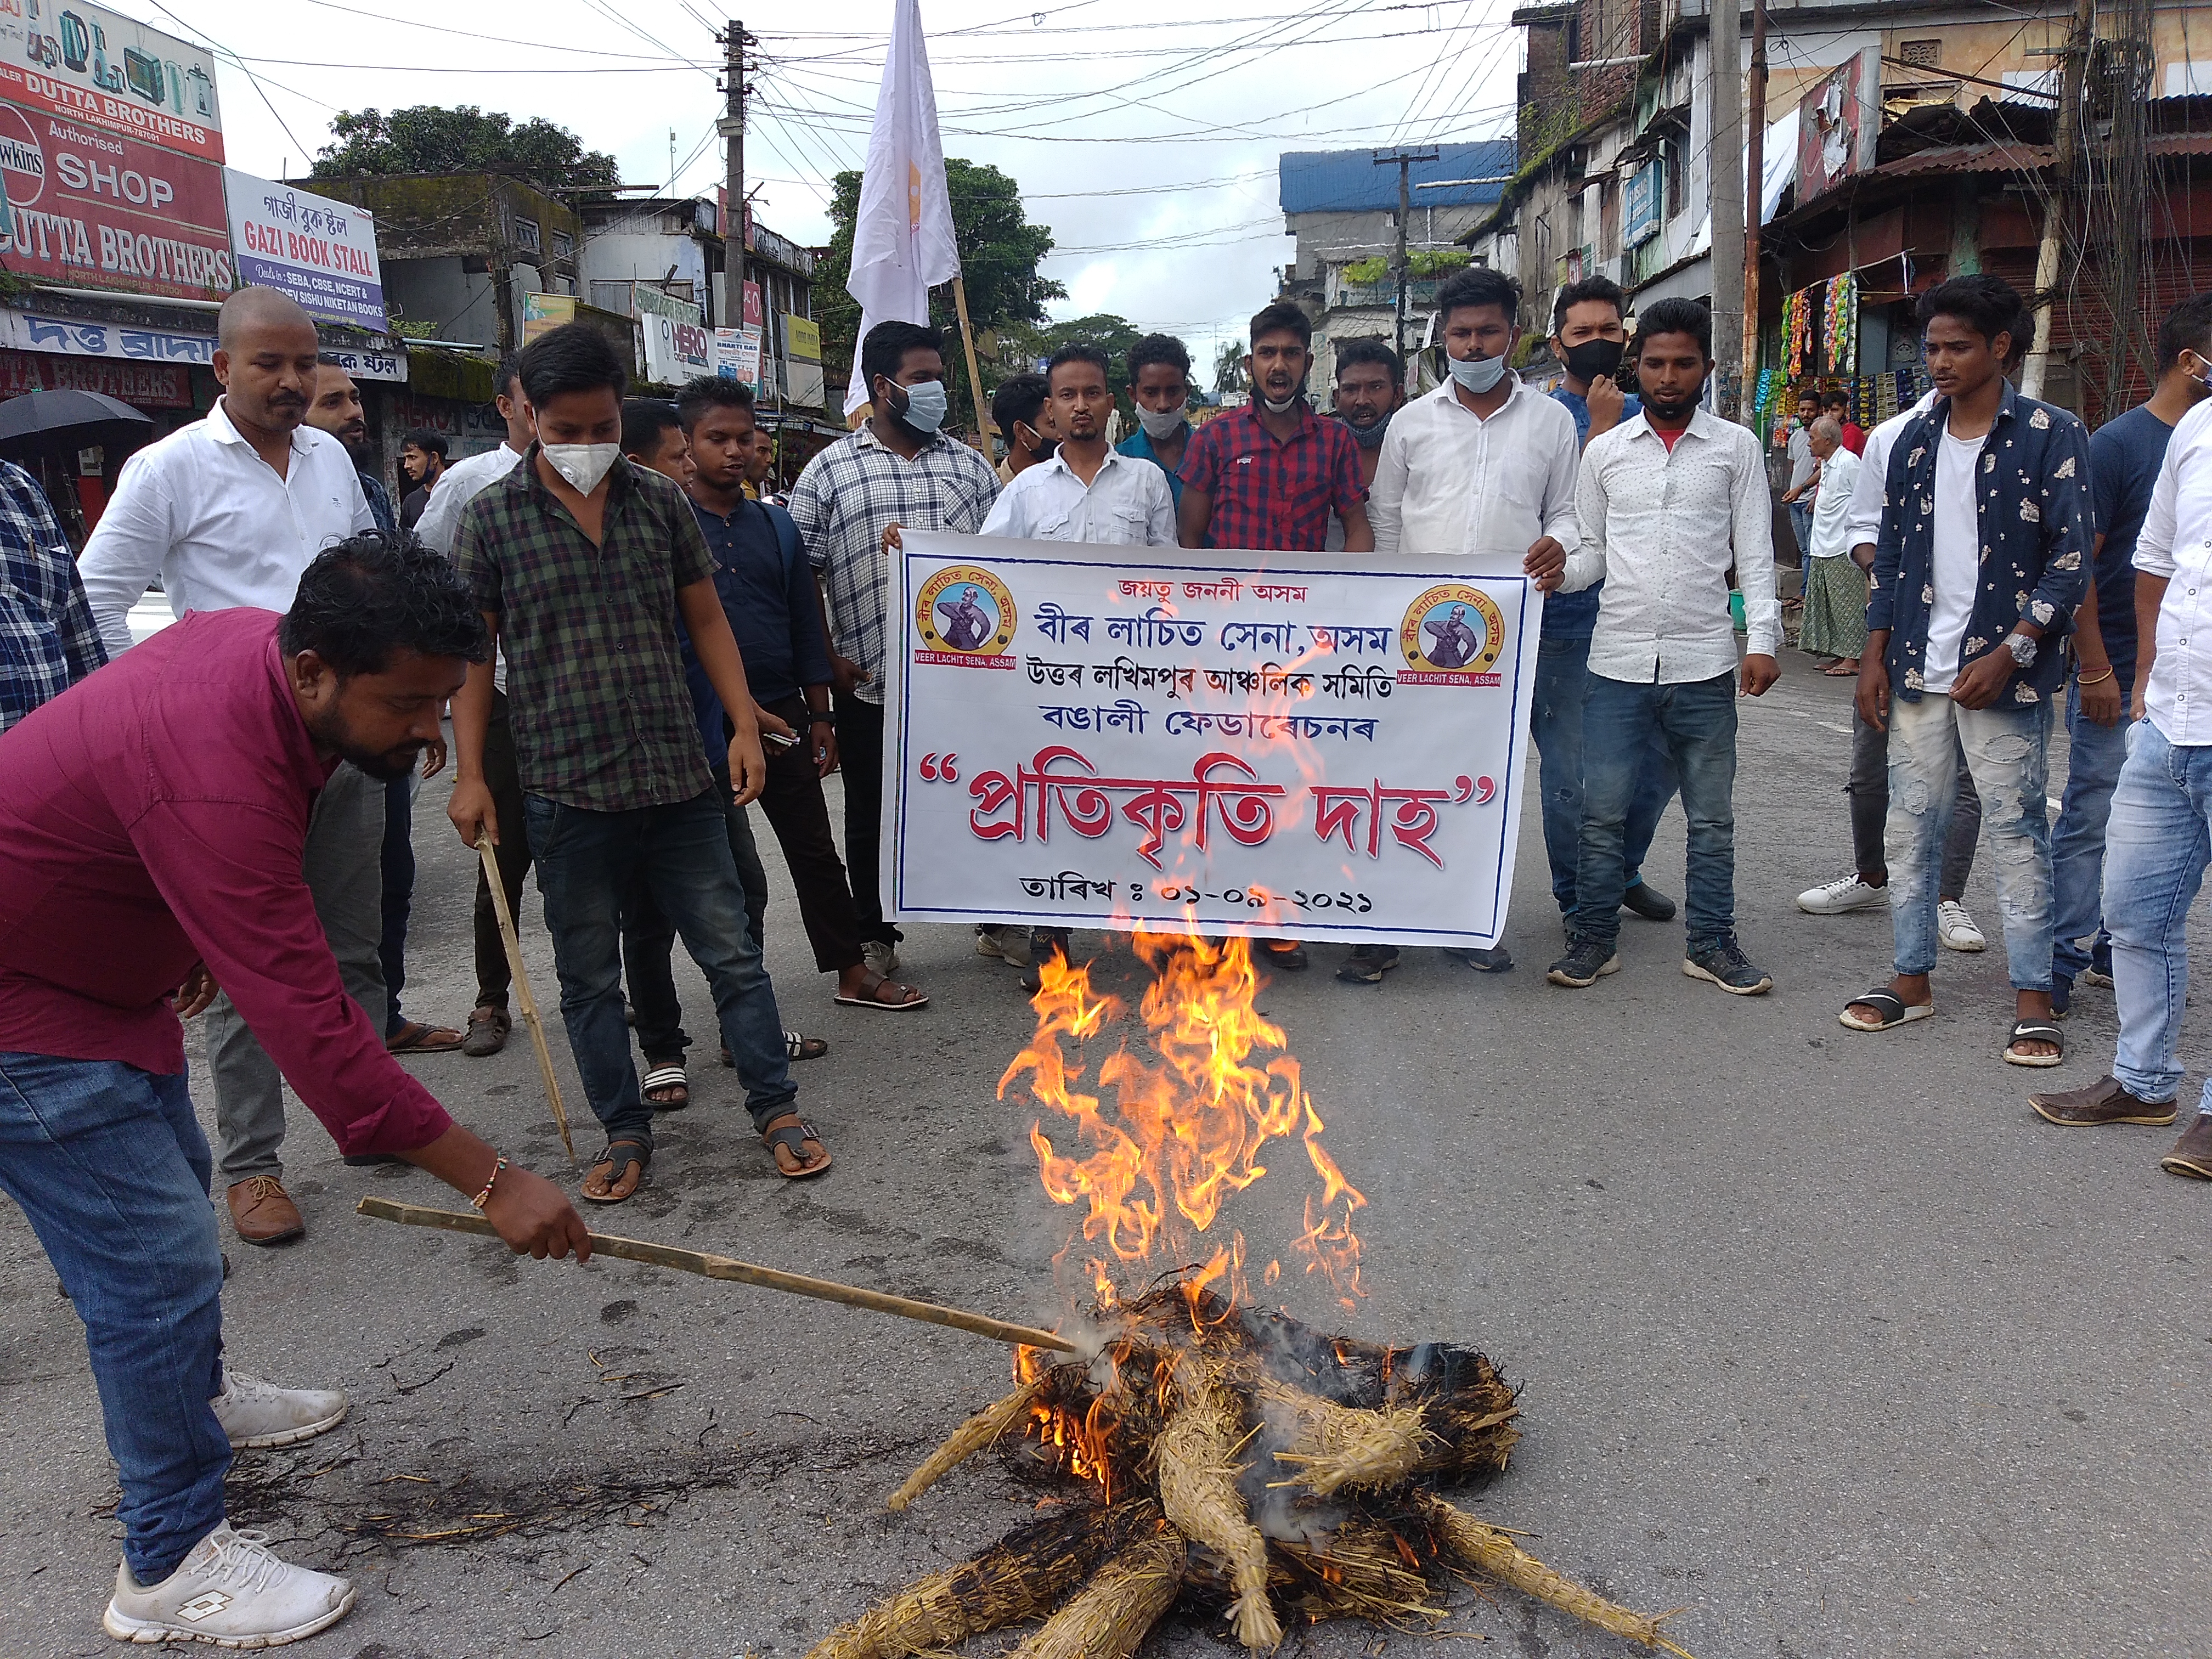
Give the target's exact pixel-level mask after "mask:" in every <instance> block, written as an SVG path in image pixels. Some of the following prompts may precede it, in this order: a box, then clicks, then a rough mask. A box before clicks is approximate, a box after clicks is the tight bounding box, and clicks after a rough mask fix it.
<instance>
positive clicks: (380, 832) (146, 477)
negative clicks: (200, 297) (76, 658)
mask: <svg viewBox="0 0 2212 1659" xmlns="http://www.w3.org/2000/svg"><path fill="white" fill-rule="evenodd" d="M317 352H318V347H317V343H316V339H315V325H314V321H313V319H311V318H310V317H309V316H308V315H307V313H306V312H305V311H303V310H301V308H300V307H299V305H298V304H297V303H296V302H295V301H292V300H291V299H289V298H288V297H287V296H285V295H282V294H279V293H277V292H276V289H267V288H247V289H240V290H239V291H238V292H237V293H235V294H234V295H231V296H230V298H229V299H228V300H226V301H223V305H222V311H221V313H218V315H217V318H216V353H215V374H216V380H218V381H220V382H221V383H222V389H223V391H222V397H220V398H217V399H216V405H215V407H214V408H213V409H212V410H209V411H208V414H207V416H206V417H205V418H204V419H203V420H197V421H194V422H191V425H189V426H186V427H183V428H179V430H178V431H176V432H173V433H172V434H170V435H169V436H167V437H166V438H164V439H162V440H161V441H160V442H158V443H155V444H150V445H149V446H148V447H146V448H144V449H142V450H140V451H139V452H138V453H137V454H135V455H133V456H132V457H131V459H129V460H128V461H126V462H125V463H124V465H123V473H122V476H121V477H119V478H118V479H117V481H116V486H115V496H114V499H113V500H112V501H109V502H108V504H107V510H106V512H105V513H102V514H101V515H100V524H99V526H98V528H96V529H95V530H94V532H92V538H91V540H90V541H88V543H87V544H85V550H84V556H83V558H82V560H81V561H80V562H79V564H78V569H79V571H80V572H81V574H82V576H83V578H84V587H85V592H86V594H87V596H88V598H89V599H91V601H92V611H93V616H94V619H95V620H96V621H97V622H98V623H99V624H100V636H101V637H102V639H104V640H105V641H106V644H107V648H108V651H109V653H110V654H111V655H119V654H121V653H123V652H125V651H128V650H129V649H130V648H131V627H130V623H129V620H128V619H129V617H130V613H131V605H133V604H135V603H136V602H137V599H138V596H139V595H140V594H141V593H143V592H145V591H146V586H147V584H148V583H149V581H150V580H152V579H153V578H154V576H155V574H159V575H160V576H161V588H162V591H163V592H165V593H167V595H168V599H169V608H170V609H171V610H173V611H175V612H176V614H177V615H178V616H179V617H182V616H184V614H185V612H186V611H228V610H233V609H236V608H238V607H240V606H248V605H250V606H253V607H256V608H258V609H260V610H263V611H277V612H279V613H282V612H283V611H289V610H290V609H291V608H292V599H293V596H294V594H295V592H296V591H297V590H298V588H299V586H300V575H301V572H302V571H304V570H306V569H307V566H308V565H309V564H310V563H312V562H313V561H314V557H315V556H316V555H317V554H318V553H319V552H321V551H322V550H323V549H324V548H325V547H327V546H329V545H330V544H331V543H333V542H337V541H343V540H344V539H345V538H347V537H349V536H350V535H352V534H354V533H355V532H357V531H362V530H374V528H375V527H376V521H375V520H374V517H373V516H372V515H371V514H370V513H369V510H368V499H367V498H366V497H365V496H364V495H362V488H361V478H360V477H359V475H358V474H357V473H356V472H355V471H354V464H353V458H352V457H351V456H350V455H349V454H348V453H346V448H345V446H344V445H343V444H342V443H340V442H339V441H337V439H336V438H333V437H331V435H329V434H328V433H326V432H319V431H317V430H315V429H314V428H313V427H310V426H307V425H306V424H305V422H306V418H307V406H308V404H309V403H310V402H311V401H312V400H313V397H314V392H315V369H316V357H317ZM383 842H384V786H383V784H382V783H381V782H380V781H377V780H375V779H373V778H370V777H369V776H368V775H366V774H365V773H363V772H362V771H361V770H360V769H357V768H356V767H354V766H351V765H345V766H341V767H339V768H338V769H337V772H336V773H335V774H333V775H332V776H331V781H330V782H329V783H328V784H326V785H325V786H324V787H323V790H322V792H321V793H319V795H317V796H316V798H315V806H314V815H313V819H312V820H311V822H310V823H309V826H308V829H307V854H306V860H305V869H306V874H307V887H308V890H310V891H311V892H313V894H314V896H315V909H316V912H317V914H318V915H320V916H321V918H322V922H323V929H324V933H325V936H326V937H327V938H328V939H329V940H330V945H331V954H332V955H334V956H335V957H337V962H338V968H339V969H340V971H341V973H342V974H343V976H344V980H345V987H346V991H347V994H349V995H350V996H351V997H352V998H353V1000H355V1001H356V1002H358V1003H359V1004H360V1005H361V1006H362V1011H363V1012H366V1013H367V1014H368V1018H369V1023H370V1024H372V1025H374V1027H375V1028H376V1029H377V1030H380V1031H381V1030H383V1029H384V1024H385V994H384V975H383V972H382V969H381V968H380V966H379V964H378V961H377V946H378V944H379V942H380V937H381V935H382V933H383V927H384V917H383V882H382V878H381V875H380V852H381V848H382V846H383ZM206 1038H207V1054H208V1070H209V1073H210V1076H211V1077H212V1078H213V1079H214V1081H215V1113H216V1134H217V1138H218V1139H219V1140H220V1141H221V1143H222V1145H221V1160H220V1161H221V1165H222V1174H223V1179H224V1182H225V1184H226V1185H227V1186H228V1188H229V1194H228V1196H229V1204H230V1214H231V1219H232V1222H233V1223H234V1225H235V1226H236V1227H237V1229H238V1236H239V1237H240V1238H241V1239H243V1240H244V1241H245V1242H246V1243H249V1244H274V1243H279V1242H280V1241H282V1240H285V1239H291V1238H297V1237H300V1235H301V1233H302V1232H304V1231H306V1227H305V1224H304V1223H303V1222H302V1221H301V1218H300V1212H299V1209H298V1207H297V1206H295V1205H294V1203H293V1202H292V1200H291V1196H290V1195H289V1194H287V1193H286V1192H285V1190H284V1183H283V1164H282V1161H281V1159H280V1158H279V1156H278V1155H279V1152H281V1150H282V1148H283V1144H284V1084H283V1079H282V1078H281V1077H280V1076H279V1075H278V1074H277V1071H276V1063H275V1062H274V1061H273V1060H270V1058H269V1056H268V1054H266V1053H265V1052H264V1050H263V1048H262V1046H261V1044H260V1043H259V1042H258V1041H256V1040H255V1038H254V1036H253V1033H252V1031H250V1030H247V1029H246V1022H245V1021H244V1020H243V1019H242V1018H240V1016H239V1013H238V1010H237V1008H236V1007H235V1006H234V1005H233V1004H232V1002H231V1000H230V999H229V998H228V997H227V996H226V997H219V998H217V999H216V1002H215V1004H214V1006H211V1007H210V1008H209V1010H208V1012H207V1027H206Z"/></svg>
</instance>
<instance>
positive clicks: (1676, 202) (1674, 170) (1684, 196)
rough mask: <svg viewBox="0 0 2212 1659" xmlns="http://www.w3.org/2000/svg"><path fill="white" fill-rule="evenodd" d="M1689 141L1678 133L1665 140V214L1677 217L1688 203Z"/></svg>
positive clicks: (1669, 216)
mask: <svg viewBox="0 0 2212 1659" xmlns="http://www.w3.org/2000/svg"><path fill="white" fill-rule="evenodd" d="M1689 171H1690V142H1689V139H1688V138H1687V137H1685V136H1683V135H1680V134H1677V135H1676V136H1675V137H1672V138H1669V139H1668V141H1667V216H1668V218H1669V219H1672V218H1675V217H1677V216H1679V215H1680V213H1681V211H1682V210H1683V209H1684V208H1686V207H1687V206H1688V205H1689V195H1690V183H1689V178H1688V174H1689Z"/></svg>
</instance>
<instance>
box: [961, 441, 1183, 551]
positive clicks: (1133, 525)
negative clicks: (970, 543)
mask: <svg viewBox="0 0 2212 1659" xmlns="http://www.w3.org/2000/svg"><path fill="white" fill-rule="evenodd" d="M975 533H976V534H977V535H979V536H1012V537H1015V538H1018V539H1020V540H1023V541H1036V542H1109V543H1119V544H1123V545H1125V546H1130V547H1173V546H1175V545H1176V518H1175V502H1174V499H1173V498H1172V497H1171V496H1170V494H1169V493H1168V475H1167V474H1166V473H1164V472H1163V471H1161V470H1160V469H1159V468H1158V466H1157V465H1154V464H1153V463H1152V462H1151V461H1140V460H1133V459H1130V458H1129V457H1128V456H1127V455H1123V454H1121V453H1118V452H1117V451H1115V450H1112V449H1109V450H1108V451H1107V452H1106V459H1105V461H1104V463H1103V465H1100V467H1099V469H1098V471H1097V476H1096V477H1093V478H1092V479H1091V482H1090V483H1089V484H1087V485H1086V484H1085V483H1084V482H1083V480H1082V479H1080V478H1079V477H1076V476H1075V473H1074V471H1073V468H1071V467H1070V466H1069V465H1068V464H1067V462H1066V459H1064V458H1063V457H1061V456H1060V455H1059V454H1054V456H1053V458H1052V459H1050V460H1048V461H1040V462H1039V463H1037V465H1035V466H1025V467H1024V468H1023V469H1022V470H1021V471H1019V472H1017V473H1015V474H1014V478H1013V482H1012V483H1010V484H1008V485H1007V486H1006V488H1005V489H1001V490H1000V492H999V499H998V500H997V501H994V502H992V503H991V512H990V515H989V516H988V517H987V518H986V519H985V520H983V527H982V529H981V530H979V531H977V532H975Z"/></svg>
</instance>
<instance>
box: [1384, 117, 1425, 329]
mask: <svg viewBox="0 0 2212 1659" xmlns="http://www.w3.org/2000/svg"><path fill="white" fill-rule="evenodd" d="M1436 159H1437V152H1436V151H1435V150H1432V149H1394V150H1392V151H1390V152H1389V154H1388V155H1384V154H1383V153H1381V152H1377V153H1376V155H1375V165H1376V167H1396V168H1397V169H1398V248H1397V252H1395V254H1393V255H1392V256H1391V261H1390V270H1391V274H1392V275H1394V276H1396V277H1397V279H1398V323H1397V330H1396V332H1395V335H1394V336H1393V340H1392V343H1394V344H1395V345H1396V347H1397V348H1398V356H1399V358H1400V359H1401V361H1402V360H1403V359H1404V357H1405V356H1406V300H1407V289H1408V287H1409V283H1408V282H1407V276H1408V271H1407V264H1406V224H1407V221H1408V220H1409V219H1411V218H1412V217H1413V163H1414V162H1416V161H1435V160H1436Z"/></svg>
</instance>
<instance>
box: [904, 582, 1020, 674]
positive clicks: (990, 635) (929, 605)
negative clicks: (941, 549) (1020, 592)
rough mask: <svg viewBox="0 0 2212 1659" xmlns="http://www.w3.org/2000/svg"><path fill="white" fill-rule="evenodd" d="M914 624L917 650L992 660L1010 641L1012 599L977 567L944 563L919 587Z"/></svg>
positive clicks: (1012, 617) (1012, 621)
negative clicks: (918, 633)
mask: <svg viewBox="0 0 2212 1659" xmlns="http://www.w3.org/2000/svg"><path fill="white" fill-rule="evenodd" d="M914 621H915V628H916V629H919V630H920V631H921V645H922V649H923V650H925V651H949V652H953V653H957V654H958V655H961V656H964V657H995V656H998V655H999V654H1000V653H1002V652H1004V651H1005V650H1006V647H1008V646H1010V645H1012V643H1013V642H1014V627H1015V624H1016V622H1017V621H1018V618H1017V617H1016V616H1015V613H1014V596H1013V595H1012V593H1009V592H1007V591H1006V583H1004V582H1002V581H1000V580H999V579H998V578H997V577H996V576H994V575H993V574H991V573H990V572H989V571H987V570H986V569H984V568H982V567H981V565H973V564H956V565H948V566H946V567H945V568H944V569H942V570H940V571H939V572H938V573H937V574H935V575H933V576H932V577H931V578H930V579H929V580H927V581H926V582H924V583H923V584H922V585H921V597H920V598H918V599H916V600H915V606H914Z"/></svg>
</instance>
